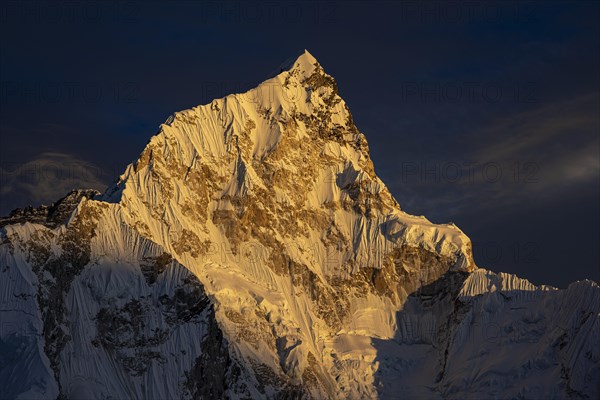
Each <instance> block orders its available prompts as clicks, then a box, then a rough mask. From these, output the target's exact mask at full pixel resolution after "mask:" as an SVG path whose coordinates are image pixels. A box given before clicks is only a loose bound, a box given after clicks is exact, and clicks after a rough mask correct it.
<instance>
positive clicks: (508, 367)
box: [373, 272, 600, 400]
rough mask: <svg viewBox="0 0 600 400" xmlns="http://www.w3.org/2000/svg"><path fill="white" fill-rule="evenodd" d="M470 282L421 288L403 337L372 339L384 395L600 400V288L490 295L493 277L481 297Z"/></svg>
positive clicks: (448, 279)
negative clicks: (470, 288)
mask: <svg viewBox="0 0 600 400" xmlns="http://www.w3.org/2000/svg"><path fill="white" fill-rule="evenodd" d="M468 278H469V276H468V274H466V273H461V272H448V273H446V274H445V275H443V276H442V277H441V278H439V279H438V280H436V281H435V282H433V283H431V284H428V285H426V286H423V287H421V288H420V289H419V290H417V291H415V292H414V293H412V294H411V295H410V296H409V297H408V299H407V300H406V303H405V304H404V307H403V309H402V310H401V311H399V312H398V313H397V314H396V322H397V330H396V335H395V337H394V338H393V339H390V340H381V339H373V346H374V347H375V349H376V351H377V357H376V359H375V362H378V363H379V367H378V371H377V373H376V377H375V386H376V389H377V392H378V395H379V397H380V398H382V399H399V398H410V399H428V400H429V399H491V398H535V399H540V398H546V399H554V398H557V399H565V398H599V395H600V381H598V376H600V345H599V344H598V342H597V338H598V337H599V334H600V314H599V312H600V310H599V309H598V308H599V307H598V291H599V288H598V286H597V285H595V284H593V283H591V282H589V281H586V282H577V283H574V284H572V285H571V286H569V288H568V289H566V290H564V291H559V290H507V291H499V290H498V291H491V290H490V289H491V288H492V287H493V286H494V285H493V282H492V280H495V278H497V279H498V280H501V279H502V277H501V276H500V275H493V276H492V277H491V278H492V279H490V280H489V281H488V282H486V283H487V287H486V288H485V289H484V290H483V294H479V295H475V296H473V295H465V294H464V293H465V290H464V289H463V285H464V284H465V282H466V280H467V279H468ZM461 289H463V291H462V293H461Z"/></svg>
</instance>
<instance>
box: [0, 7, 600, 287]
mask: <svg viewBox="0 0 600 400" xmlns="http://www.w3.org/2000/svg"><path fill="white" fill-rule="evenodd" d="M50 4H51V3H46V2H35V1H33V2H5V3H2V5H0V9H1V15H0V20H1V22H2V24H1V28H0V32H1V39H0V48H1V53H0V80H1V93H0V96H1V97H0V115H1V121H2V122H1V125H0V132H1V133H0V173H1V175H0V184H1V186H0V214H1V215H6V214H7V213H8V212H9V211H10V210H12V209H14V208H16V207H24V206H27V205H34V206H36V205H38V204H42V203H46V204H48V203H51V202H52V201H54V200H56V199H58V198H59V197H61V196H62V195H64V194H66V192H67V191H68V190H69V189H70V188H75V187H93V188H97V189H102V188H103V187H105V186H107V185H108V184H110V183H111V181H113V180H114V179H115V178H117V177H118V175H119V174H120V173H122V172H123V170H124V167H125V166H126V165H127V164H128V163H130V162H132V161H134V160H135V159H136V158H137V156H138V154H139V153H140V152H141V151H142V149H143V147H144V144H145V143H146V142H147V141H148V139H149V138H150V137H151V136H152V135H154V134H155V133H156V132H157V130H158V127H159V125H160V124H161V123H162V122H164V121H165V120H166V119H167V117H168V116H169V115H171V114H172V113H174V112H176V111H179V110H183V109H187V108H191V107H193V106H196V105H199V104H205V103H208V102H210V101H211V100H212V99H213V98H220V97H223V96H225V95H227V94H229V93H233V92H243V91H245V90H247V89H250V88H252V87H254V86H256V85H257V84H258V83H260V82H261V81H263V80H265V79H267V78H268V77H269V76H270V75H271V74H272V73H273V72H276V71H277V67H278V66H279V65H280V64H281V63H282V62H283V61H284V60H286V59H287V58H288V57H290V56H291V55H293V54H295V53H296V52H297V51H298V50H300V49H305V48H306V49H307V50H308V51H310V52H311V53H312V54H313V55H314V56H315V57H316V59H317V60H318V61H319V62H320V63H321V65H322V66H323V68H324V69H325V71H326V72H327V73H328V74H330V75H332V76H333V77H334V78H335V79H336V81H337V84H338V87H339V90H340V95H341V97H342V98H343V99H344V100H345V101H346V102H347V103H348V105H349V107H350V110H351V112H352V114H353V117H354V120H355V122H356V125H357V126H358V128H359V129H360V131H361V132H362V133H363V134H365V136H366V138H367V140H368V142H369V146H370V150H371V157H372V159H373V162H374V164H375V170H376V172H377V174H378V175H379V177H380V178H381V179H382V180H383V181H384V183H385V184H386V185H387V186H388V187H389V188H390V191H391V192H392V194H393V195H394V196H395V198H396V199H397V200H398V202H399V203H400V206H401V208H402V209H404V210H405V211H407V212H409V213H411V214H416V215H425V216H426V217H427V218H428V219H430V220H431V221H433V222H436V223H445V222H450V221H452V222H454V223H456V225H457V226H459V227H460V228H461V229H462V230H463V231H464V232H465V233H466V234H467V235H468V236H469V237H470V238H471V239H472V241H473V243H474V253H475V261H476V263H477V264H478V266H479V267H482V268H487V269H491V270H492V271H495V272H508V273H514V274H517V275H518V276H520V277H522V278H526V279H529V280H530V281H531V282H532V283H534V284H549V285H553V286H558V287H566V286H567V285H568V284H569V283H570V282H573V281H576V280H582V279H592V280H595V281H596V282H599V281H600V270H599V265H600V253H599V247H598V243H599V242H600V229H599V224H600V215H599V211H598V210H599V207H598V206H599V205H600V203H599V202H600V200H599V199H600V197H599V192H600V190H599V187H600V161H599V150H600V142H599V135H598V134H599V132H600V117H599V114H598V111H599V110H600V89H599V87H600V77H599V72H598V71H600V49H599V48H600V31H599V23H598V21H599V17H600V6H599V5H598V3H596V2H578V3H573V2H571V3H567V2H564V3H563V2H552V3H542V2H531V3H524V4H520V3H517V2H499V3H493V2H486V3H476V2H459V3H452V4H453V5H454V6H455V7H450V5H449V4H447V3H444V2H426V3H414V2H409V3H406V2H405V3H395V2H375V3H373V2H370V3H368V4H367V5H365V4H364V3H360V2H349V3H348V2H324V3H303V2H294V3H286V4H275V3H250V2H225V3H216V2H210V3H205V4H197V3H191V2H175V3H169V5H168V6H167V7H165V6H164V5H162V6H161V4H160V3H158V2H152V3H149V4H145V3H138V2H123V3H119V2H98V3H96V2H90V3H72V2H64V3H52V5H50Z"/></svg>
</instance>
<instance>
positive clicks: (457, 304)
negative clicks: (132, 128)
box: [0, 51, 600, 399]
mask: <svg viewBox="0 0 600 400" xmlns="http://www.w3.org/2000/svg"><path fill="white" fill-rule="evenodd" d="M83 194H84V195H82V196H81V200H80V201H79V202H78V203H77V204H74V205H73V211H72V213H71V215H70V216H69V217H67V218H68V219H67V220H65V221H63V222H62V223H60V224H56V223H53V224H52V225H49V224H45V223H44V220H43V219H40V218H37V219H35V220H31V221H29V222H28V220H27V216H21V214H19V219H18V220H14V219H13V220H7V222H6V224H5V225H6V226H4V228H2V231H1V232H2V244H1V245H0V261H1V263H2V264H0V266H1V267H2V270H1V275H0V276H1V277H2V281H1V284H0V296H1V297H0V300H1V301H2V306H1V307H2V308H1V311H0V312H1V313H2V314H1V315H2V321H3V329H2V331H1V332H0V334H1V339H2V342H1V343H0V346H1V347H0V348H1V349H2V352H3V353H2V354H1V355H0V356H1V357H2V361H3V362H2V367H1V369H0V385H2V387H3V389H2V390H7V389H6V388H7V387H8V388H9V389H8V390H9V391H8V392H6V395H5V396H3V397H8V398H18V397H19V396H21V398H36V397H39V398H48V397H56V396H57V395H58V394H59V393H60V394H62V395H64V396H65V397H67V398H78V397H85V398H156V399H165V398H240V397H241V398H275V397H283V398H286V397H287V398H303V397H305V398H310V397H313V398H377V397H382V398H397V397H400V396H403V393H405V394H410V395H411V397H413V398H418V397H419V396H421V397H424V398H430V397H439V398H465V397H473V398H481V397H490V398H492V397H493V398H498V397H518V396H523V397H538V396H546V395H548V394H550V395H554V396H555V397H561V396H562V397H564V396H567V397H568V396H572V397H577V396H583V397H585V396H594V395H596V394H597V393H598V383H597V382H596V381H595V380H594V378H593V377H594V374H595V376H597V373H598V362H599V354H598V353H599V351H598V347H597V345H595V344H592V340H591V339H592V338H594V335H595V336H597V334H598V332H597V331H598V329H599V328H598V326H599V325H598V313H599V307H598V302H599V298H600V297H599V294H598V287H597V285H595V284H594V283H592V282H580V283H577V284H574V285H572V286H571V287H570V288H569V289H568V290H566V291H558V290H555V289H553V288H547V287H540V288H538V287H534V286H533V285H531V284H529V283H528V282H527V281H524V280H521V279H519V278H517V277H514V276H511V275H506V274H499V275H496V274H493V273H491V272H487V271H485V270H481V269H477V267H476V266H475V264H474V262H473V258H472V254H471V242H470V240H469V238H467V237H466V236H465V235H464V234H463V233H462V232H461V231H460V229H458V228H457V227H456V226H454V225H452V224H447V225H436V224H432V223H430V222H429V221H428V220H427V219H425V218H424V217H415V216H411V215H408V214H406V213H404V212H403V211H401V209H400V207H399V205H398V204H397V202H396V201H395V200H394V198H393V197H392V196H391V194H390V192H389V191H388V189H387V188H386V186H385V185H384V184H383V182H382V181H381V180H380V179H379V178H378V177H377V176H376V175H375V172H374V168H373V164H372V161H371V159H370V156H369V150H368V145H367V142H366V139H365V137H364V136H363V135H362V134H361V133H360V132H359V131H358V129H357V128H356V126H355V125H354V123H353V120H352V116H351V114H350V112H349V110H348V108H347V106H346V104H345V103H344V101H343V100H342V99H341V98H340V97H339V94H338V88H337V85H336V83H335V81H334V79H333V78H332V77H331V76H329V75H327V74H326V73H325V72H324V70H323V69H322V67H321V66H320V65H319V64H318V62H317V61H316V60H315V59H314V58H313V57H312V56H311V55H310V54H309V53H308V52H306V51H305V52H303V53H302V54H301V55H300V56H299V57H298V58H297V59H296V60H295V61H292V62H290V63H288V64H287V65H286V67H285V68H284V70H283V69H282V72H281V73H279V74H278V75H276V76H274V77H273V78H271V79H269V80H267V81H265V82H263V83H262V84H261V85H259V86H258V87H257V88H255V89H252V90H250V91H248V92H246V93H243V94H234V95H230V96H227V97H225V98H222V99H217V100H214V101H213V102H212V103H210V104H207V105H203V106H198V107H195V108H193V109H190V110H186V111H182V112H178V113H176V114H174V115H173V116H171V117H170V118H169V119H168V120H167V121H166V122H165V123H164V124H163V125H161V127H160V130H159V133H158V134H157V135H155V136H153V137H152V138H151V139H150V141H149V143H148V144H147V146H146V148H145V149H144V150H143V152H142V153H141V154H140V156H139V158H138V160H136V161H135V162H134V163H133V164H131V165H129V166H128V167H127V169H126V171H125V172H124V174H123V175H122V176H121V177H120V179H119V181H118V182H117V183H116V184H115V185H114V186H113V187H111V188H109V189H108V190H107V191H106V192H105V193H104V194H103V195H102V196H99V197H97V199H95V200H94V199H92V198H91V197H93V196H92V195H85V193H83ZM63 214H65V212H64V210H63V211H61V215H63ZM54 222H55V221H54ZM529 294H531V295H529ZM525 299H532V300H531V301H530V300H525ZM513 305H517V306H515V307H516V308H515V307H513ZM513 308H514V310H513ZM540 321H541V322H540ZM476 323H477V324H479V326H488V325H489V324H495V325H494V326H496V327H497V329H496V331H494V332H495V334H496V337H495V338H496V339H495V340H496V342H493V341H490V340H489V335H488V333H489V331H490V329H487V330H484V333H483V334H482V333H481V329H479V330H478V328H476V327H475V326H476ZM4 326H8V328H5V327H4ZM412 328H418V329H419V331H418V334H414V332H413V333H410V334H409V333H407V332H408V331H409V330H410V329H412ZM423 332H426V333H423ZM510 334H514V336H515V338H516V339H515V340H512V339H510ZM407 335H409V336H407ZM482 335H483V336H482ZM486 335H487V336H486ZM507 337H508V339H506V338H507ZM468 338H469V339H468ZM524 338H525V339H524ZM467 339H468V340H472V341H473V343H470V342H468V341H467ZM523 343H527V345H523ZM522 348H526V349H527V351H524V350H523V349H522ZM514 351H516V352H519V357H509V355H510V354H511V353H512V352H514ZM590 376H591V377H592V378H590ZM505 386H510V390H511V391H507V392H503V391H502V390H503V388H504V387H505ZM506 390H509V389H508V388H506ZM3 394H4V393H3ZM505 394H506V396H505Z"/></svg>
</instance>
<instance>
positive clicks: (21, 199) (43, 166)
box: [0, 152, 107, 214]
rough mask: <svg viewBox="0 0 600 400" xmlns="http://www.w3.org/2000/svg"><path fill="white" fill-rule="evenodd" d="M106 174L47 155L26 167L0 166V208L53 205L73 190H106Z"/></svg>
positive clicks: (78, 162) (67, 156)
mask: <svg viewBox="0 0 600 400" xmlns="http://www.w3.org/2000/svg"><path fill="white" fill-rule="evenodd" d="M105 175H106V174H104V171H103V170H102V169H101V168H100V167H98V166H95V165H93V164H91V163H89V162H87V161H84V160H81V159H79V158H77V157H75V156H72V155H70V154H65V153H56V152H46V153H42V154H40V155H39V156H37V157H35V158H34V159H32V160H29V161H27V162H25V163H3V164H2V165H0V208H1V211H2V213H3V214H5V213H7V212H8V211H9V210H8V209H6V208H8V207H11V206H13V205H15V204H17V205H19V207H23V206H27V205H33V206H36V205H39V204H51V203H52V202H54V201H55V200H57V199H59V198H60V197H62V196H64V195H65V194H66V193H67V192H68V191H69V190H71V189H79V188H86V189H96V190H103V189H104V188H105V187H106V186H107V184H106V182H105V179H104V178H105Z"/></svg>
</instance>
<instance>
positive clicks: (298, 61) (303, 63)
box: [279, 49, 318, 72]
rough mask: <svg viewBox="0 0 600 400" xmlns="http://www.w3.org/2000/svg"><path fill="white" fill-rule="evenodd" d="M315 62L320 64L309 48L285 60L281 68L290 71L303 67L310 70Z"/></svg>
mask: <svg viewBox="0 0 600 400" xmlns="http://www.w3.org/2000/svg"><path fill="white" fill-rule="evenodd" d="M315 64H318V61H317V59H316V58H315V57H313V55H312V54H310V53H309V51H308V50H306V49H304V50H301V51H299V52H297V53H296V54H294V55H293V56H292V57H290V58H288V59H287V60H285V61H284V62H283V63H282V64H281V65H280V66H279V69H280V71H281V72H283V71H289V70H292V69H295V68H302V69H304V70H308V69H310V68H311V67H313V66H314V65H315Z"/></svg>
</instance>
